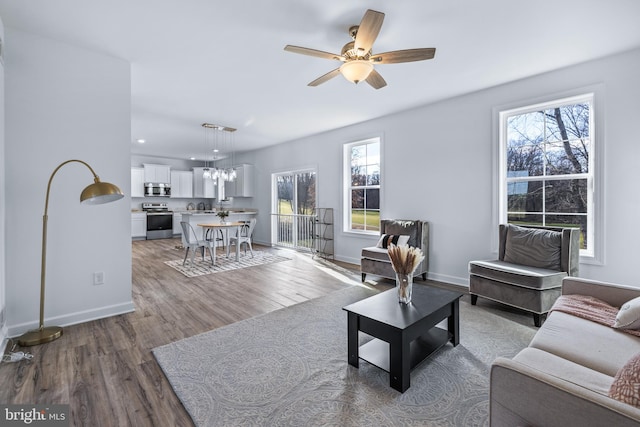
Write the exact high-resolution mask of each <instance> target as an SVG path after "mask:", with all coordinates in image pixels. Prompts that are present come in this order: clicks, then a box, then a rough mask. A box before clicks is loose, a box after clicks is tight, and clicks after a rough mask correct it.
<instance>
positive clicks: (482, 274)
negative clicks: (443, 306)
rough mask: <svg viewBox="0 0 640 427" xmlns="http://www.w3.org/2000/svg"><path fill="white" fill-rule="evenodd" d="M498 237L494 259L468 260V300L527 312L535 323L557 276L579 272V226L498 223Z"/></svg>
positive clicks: (558, 282)
mask: <svg viewBox="0 0 640 427" xmlns="http://www.w3.org/2000/svg"><path fill="white" fill-rule="evenodd" d="M499 239H500V240H499V248H498V259H497V260H492V261H471V262H470V263H469V293H470V294H471V304H472V305H476V302H477V300H478V296H481V297H483V298H488V299H491V300H494V301H497V302H500V303H503V304H507V305H510V306H513V307H517V308H519V309H522V310H525V311H530V312H532V313H533V321H534V324H535V325H536V326H537V327H539V326H540V325H541V320H542V316H546V314H547V313H548V312H549V310H550V309H551V306H552V305H553V303H554V302H555V301H556V299H558V297H559V296H560V292H561V290H562V279H564V278H565V277H567V276H577V275H578V269H579V265H580V264H579V263H580V229H579V228H557V227H521V226H516V225H513V224H500V230H499Z"/></svg>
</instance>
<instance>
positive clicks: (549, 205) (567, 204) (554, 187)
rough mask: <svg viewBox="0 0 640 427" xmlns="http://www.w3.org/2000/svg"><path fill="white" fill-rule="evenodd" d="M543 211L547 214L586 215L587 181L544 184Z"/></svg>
mask: <svg viewBox="0 0 640 427" xmlns="http://www.w3.org/2000/svg"><path fill="white" fill-rule="evenodd" d="M545 211H546V212H548V213H585V214H586V213H587V180H586V179H570V180H558V181H546V182H545Z"/></svg>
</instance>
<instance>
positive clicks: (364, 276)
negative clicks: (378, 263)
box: [362, 273, 367, 282]
mask: <svg viewBox="0 0 640 427" xmlns="http://www.w3.org/2000/svg"><path fill="white" fill-rule="evenodd" d="M366 277H367V273H362V281H363V282H364V279H365V278H366Z"/></svg>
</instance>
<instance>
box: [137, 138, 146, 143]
mask: <svg viewBox="0 0 640 427" xmlns="http://www.w3.org/2000/svg"><path fill="white" fill-rule="evenodd" d="M136 141H137V142H138V144H144V143H145V142H147V141H146V140H145V139H142V138H141V139H138V140H136Z"/></svg>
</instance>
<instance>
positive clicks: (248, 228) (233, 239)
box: [227, 218, 257, 258]
mask: <svg viewBox="0 0 640 427" xmlns="http://www.w3.org/2000/svg"><path fill="white" fill-rule="evenodd" d="M256 222H257V220H256V219H255V218H253V219H252V220H251V221H249V223H248V224H245V225H244V226H242V227H240V233H239V235H238V232H236V235H235V236H230V237H229V243H228V244H227V258H228V257H229V252H231V250H230V249H231V245H234V244H235V245H243V244H244V245H247V246H248V247H249V251H251V258H253V247H252V246H251V237H252V235H253V229H254V228H255V226H256ZM244 253H245V254H246V253H247V248H246V247H245V248H244Z"/></svg>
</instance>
